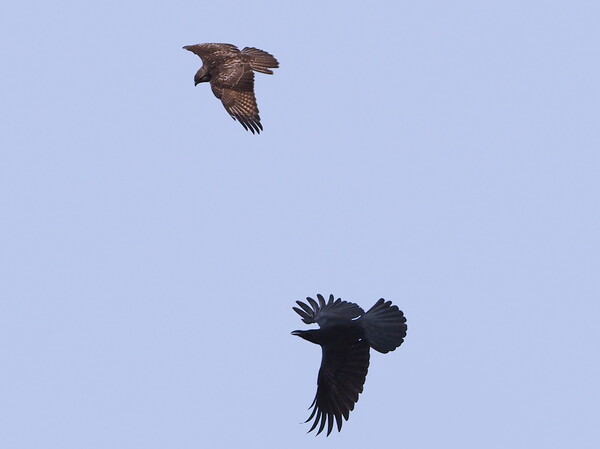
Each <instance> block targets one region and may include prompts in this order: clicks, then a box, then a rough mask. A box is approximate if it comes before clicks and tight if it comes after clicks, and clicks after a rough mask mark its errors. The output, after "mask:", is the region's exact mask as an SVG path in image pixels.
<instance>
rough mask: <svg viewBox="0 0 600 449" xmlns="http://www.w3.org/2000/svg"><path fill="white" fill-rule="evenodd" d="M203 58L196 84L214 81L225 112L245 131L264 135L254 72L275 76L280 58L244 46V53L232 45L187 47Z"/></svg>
mask: <svg viewBox="0 0 600 449" xmlns="http://www.w3.org/2000/svg"><path fill="white" fill-rule="evenodd" d="M183 48H184V49H185V50H189V51H191V52H192V53H195V54H197V55H198V56H200V58H201V59H202V67H200V70H198V72H197V73H196V76H194V83H195V85H198V84H199V83H204V82H207V81H210V87H211V88H212V91H213V93H214V94H215V96H216V97H217V98H219V99H220V100H221V101H222V102H223V106H225V110H226V111H227V112H228V113H229V115H231V117H232V118H233V119H234V120H237V121H239V122H240V123H241V124H242V126H243V127H244V129H246V130H250V131H251V132H252V134H254V133H255V132H256V133H257V134H260V131H261V130H262V129H263V127H262V125H261V124H260V116H259V115H258V106H257V105H256V97H255V96H254V72H260V73H267V74H269V75H272V74H273V71H272V70H271V69H275V68H277V67H279V62H277V59H275V58H274V57H273V55H270V54H269V53H267V52H266V51H263V50H259V49H258V48H253V47H244V49H243V50H242V51H240V50H239V49H238V48H237V47H236V46H235V45H231V44H197V45H186V46H185V47H183Z"/></svg>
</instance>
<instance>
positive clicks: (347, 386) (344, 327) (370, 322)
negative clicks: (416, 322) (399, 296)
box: [292, 295, 407, 436]
mask: <svg viewBox="0 0 600 449" xmlns="http://www.w3.org/2000/svg"><path fill="white" fill-rule="evenodd" d="M317 299H318V301H319V302H318V303H317V301H315V300H314V299H312V298H306V300H307V301H308V304H306V303H304V302H302V301H296V303H297V304H298V306H300V307H293V309H294V310H295V311H296V312H297V313H298V315H300V317H301V318H302V321H303V322H304V323H306V324H312V323H317V324H318V325H319V329H311V330H297V331H293V332H292V335H297V336H299V337H302V338H304V339H305V340H308V341H310V342H311V343H316V344H318V345H320V346H321V349H322V353H323V354H322V359H321V368H320V369H319V376H318V378H317V394H316V396H315V399H314V400H313V402H312V404H311V405H310V408H312V413H311V414H310V416H309V417H308V419H307V420H306V421H305V422H308V421H310V420H311V419H313V418H314V423H313V425H312V427H311V428H310V430H309V432H312V431H313V430H314V429H316V428H317V426H319V430H318V432H317V435H319V434H320V433H321V432H322V431H323V429H324V428H325V425H326V424H327V436H329V434H330V433H331V430H332V429H333V425H334V418H335V422H336V423H337V429H338V432H339V431H341V430H342V417H343V418H344V419H345V420H346V421H348V416H349V414H350V411H351V410H353V409H354V404H355V403H356V402H357V401H358V395H359V394H360V393H362V391H363V385H364V383H365V378H366V377H367V370H368V368H369V348H373V349H375V350H376V351H378V352H381V353H383V354H385V353H387V352H390V351H393V350H394V349H396V348H397V347H398V346H400V345H401V344H402V342H403V341H404V337H406V330H407V326H406V318H405V317H404V314H403V313H402V311H401V310H399V309H398V307H397V306H393V305H392V303H391V301H385V300H384V299H383V298H382V299H380V300H379V301H377V302H376V303H375V305H374V306H373V307H371V308H370V309H369V310H368V311H367V313H365V312H364V311H363V309H362V308H360V307H359V306H358V305H357V304H354V303H352V302H347V301H342V300H341V299H340V298H338V299H336V300H334V296H333V295H329V300H328V301H327V302H325V298H323V296H322V295H317ZM319 423H320V425H319Z"/></svg>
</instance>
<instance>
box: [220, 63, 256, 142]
mask: <svg viewBox="0 0 600 449" xmlns="http://www.w3.org/2000/svg"><path fill="white" fill-rule="evenodd" d="M210 86H211V88H212V91H213V93H214V94H215V96H216V97H217V98H219V99H221V102H222V103H223V106H224V107H225V110H226V111H227V112H228V113H229V115H231V117H233V119H234V120H237V121H239V122H240V123H241V124H242V126H243V127H244V128H245V129H246V130H248V129H249V130H250V131H252V134H254V132H256V133H260V131H261V130H262V125H261V124H260V116H259V115H258V106H257V104H256V97H255V96H254V72H253V71H252V68H251V67H250V65H249V64H245V63H242V62H240V61H233V60H232V61H227V62H224V63H223V64H221V65H220V66H219V67H217V68H216V69H215V70H214V71H213V74H212V79H211V81H210Z"/></svg>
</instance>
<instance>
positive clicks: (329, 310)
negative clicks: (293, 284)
mask: <svg viewBox="0 0 600 449" xmlns="http://www.w3.org/2000/svg"><path fill="white" fill-rule="evenodd" d="M317 299H318V300H319V303H317V301H315V300H314V299H312V298H306V300H307V301H308V303H309V304H310V306H309V305H308V304H306V303H304V302H302V301H296V304H298V305H299V306H300V308H298V307H293V309H294V310H295V311H296V313H297V314H298V315H300V316H301V317H302V321H303V322H304V323H306V324H312V323H317V324H318V325H319V326H320V327H324V326H327V325H328V324H332V323H340V322H347V321H350V320H353V319H355V318H358V317H359V316H361V315H363V314H364V313H365V312H364V310H363V309H361V308H360V306H358V305H357V304H354V303H353V302H347V301H342V300H341V299H340V298H338V299H336V300H335V301H334V297H333V295H329V300H328V301H327V302H325V298H323V296H322V295H317Z"/></svg>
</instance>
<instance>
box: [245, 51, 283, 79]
mask: <svg viewBox="0 0 600 449" xmlns="http://www.w3.org/2000/svg"><path fill="white" fill-rule="evenodd" d="M242 53H243V54H245V55H248V56H249V57H250V60H249V61H248V62H249V63H250V67H252V70H254V71H256V72H260V73H266V74H268V75H272V74H273V70H270V69H276V68H277V67H279V62H277V59H275V57H274V56H273V55H271V54H269V53H267V52H266V51H263V50H259V49H258V48H254V47H244V49H243V50H242Z"/></svg>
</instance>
